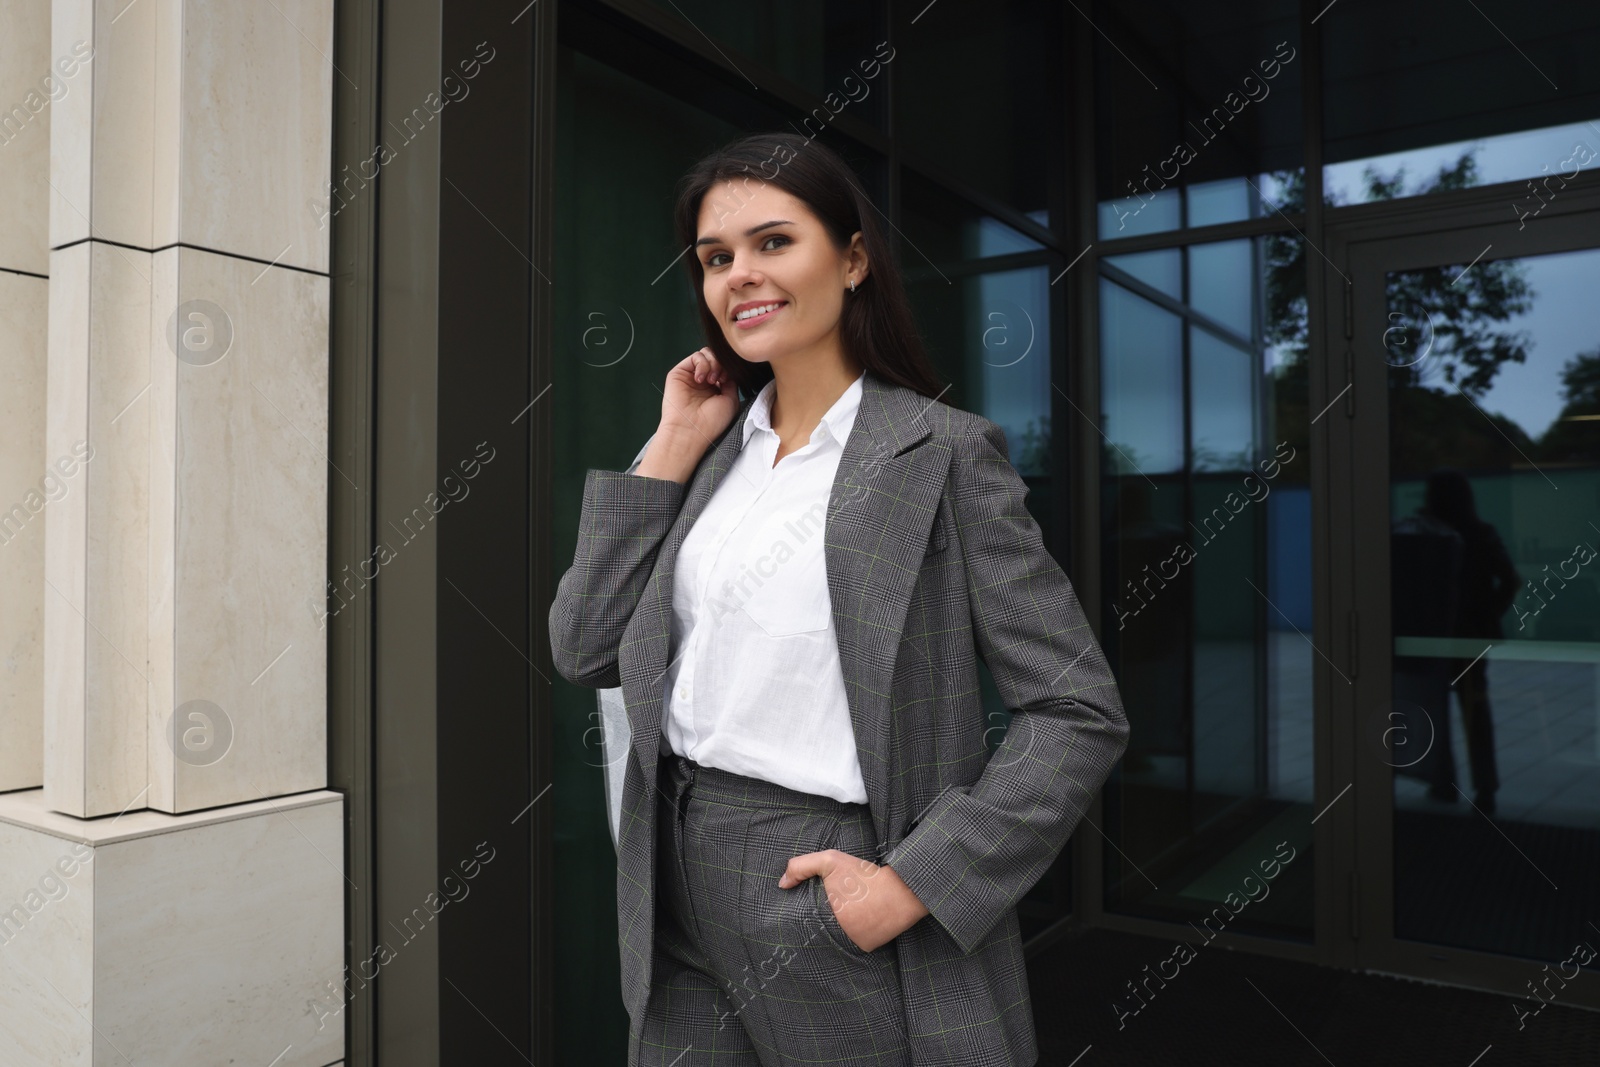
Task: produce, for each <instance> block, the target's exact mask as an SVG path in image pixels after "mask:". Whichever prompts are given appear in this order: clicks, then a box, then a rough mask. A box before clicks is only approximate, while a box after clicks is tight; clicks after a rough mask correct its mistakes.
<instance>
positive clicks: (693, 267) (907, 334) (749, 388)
mask: <svg viewBox="0 0 1600 1067" xmlns="http://www.w3.org/2000/svg"><path fill="white" fill-rule="evenodd" d="M728 181H732V182H738V183H740V184H741V186H743V185H744V184H745V183H754V184H755V185H757V186H759V185H761V184H762V183H766V184H770V185H773V186H775V187H777V188H779V189H782V190H783V191H784V192H786V193H788V194H789V195H791V196H793V197H794V198H795V199H797V200H800V201H801V202H803V203H804V204H805V205H806V206H807V207H808V208H810V209H811V212H812V214H814V215H815V216H816V217H817V219H818V220H819V221H820V222H821V223H822V225H823V228H824V229H826V230H827V232H828V236H829V237H830V238H831V239H832V241H833V243H834V247H836V248H837V249H838V250H839V252H840V254H841V255H842V254H843V253H844V250H845V249H847V248H848V247H849V246H850V238H851V237H852V236H854V235H855V233H856V231H857V230H860V231H861V240H862V243H863V244H864V245H865V246H866V252H867V266H868V272H867V277H866V278H865V280H863V281H862V282H860V283H859V284H858V285H857V286H856V291H855V292H853V293H846V294H845V300H844V308H843V310H842V311H841V312H840V315H839V338H840V341H841V343H842V344H843V345H844V349H845V352H846V353H847V354H849V355H850V356H851V357H852V358H853V359H854V360H855V361H856V362H857V363H859V364H860V365H861V366H862V367H863V368H865V369H866V370H869V371H871V372H872V373H873V375H874V376H875V377H878V378H882V379H884V380H886V381H890V382H895V383H897V384H899V385H904V386H906V387H908V388H911V389H915V390H916V391H917V392H919V393H921V394H922V395H923V396H926V397H929V398H933V397H936V396H938V395H939V394H940V393H941V392H943V391H944V389H945V384H944V383H943V382H942V381H941V380H940V379H939V376H938V374H937V373H936V372H935V371H934V369H933V364H932V363H931V362H930V361H929V359H928V353H927V350H926V349H925V348H924V347H923V344H922V339H921V337H920V336H918V334H917V328H916V322H915V319H914V318H913V316H912V314H911V303H910V301H908V300H907V299H906V291H905V285H904V284H903V283H902V281H901V278H900V267H899V265H898V264H897V263H896V262H895V259H894V255H893V253H892V251H891V249H890V248H889V244H888V242H887V241H886V240H885V238H884V235H883V231H882V230H881V229H880V228H879V227H878V221H877V210H876V209H875V208H874V207H873V206H872V202H871V201H870V200H868V199H867V195H866V193H864V192H862V190H861V186H860V183H859V180H858V179H857V177H856V175H855V173H854V171H852V170H851V168H850V165H849V164H848V163H846V162H845V161H844V159H843V157H841V156H840V155H839V154H838V153H837V152H835V151H833V149H831V148H828V147H827V146H826V145H823V144H821V143H819V142H817V141H808V140H807V139H806V138H804V137H801V136H800V135H798V134H794V133H784V132H778V133H759V134H753V135H751V136H748V137H742V138H740V139H739V140H737V141H734V142H732V143H730V144H727V145H725V146H723V147H722V148H719V149H717V150H716V151H715V152H712V153H711V154H710V155H708V156H706V157H705V158H704V159H702V160H700V162H698V163H696V164H695V165H694V166H693V167H691V168H690V170H689V172H688V173H687V174H685V175H684V176H683V179H682V180H681V181H680V182H679V183H678V202H677V205H676V207H675V208H674V212H673V214H674V219H675V222H676V225H677V230H678V245H679V247H680V248H682V247H689V246H692V245H693V244H694V242H695V240H696V239H697V238H698V236H699V234H698V233H697V230H698V228H699V224H700V205H701V202H702V201H703V200H704V199H705V195H706V193H707V192H709V191H710V190H711V189H712V188H713V187H715V186H717V185H720V184H722V183H723V182H728ZM686 259H687V260H688V268H689V279H690V282H691V283H692V287H693V290H694V300H695V305H696V306H697V307H698V308H699V310H700V323H701V326H702V328H703V329H704V331H705V337H706V343H707V344H708V345H710V347H711V350H712V352H714V353H716V357H717V359H718V361H719V362H721V364H722V365H723V366H724V367H725V368H727V370H728V373H729V374H731V375H732V376H733V380H734V381H735V382H736V383H737V384H738V386H739V387H740V388H741V389H743V390H744V391H745V392H746V394H753V393H755V392H757V391H759V390H760V389H761V387H762V386H764V385H765V384H766V383H767V382H769V381H771V380H772V366H771V364H768V363H752V362H750V361H749V360H746V359H743V358H741V357H740V355H739V354H738V353H737V352H735V351H734V350H733V348H732V346H731V345H729V344H728V339H727V337H726V336H725V335H724V334H723V332H722V320H721V318H720V316H718V315H716V314H714V313H713V312H712V311H711V309H710V308H709V307H707V306H706V299H705V268H704V266H703V265H702V264H701V262H700V257H699V256H697V255H689V256H687V257H686Z"/></svg>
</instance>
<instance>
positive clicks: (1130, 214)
mask: <svg viewBox="0 0 1600 1067" xmlns="http://www.w3.org/2000/svg"><path fill="white" fill-rule="evenodd" d="M1127 12H1128V9H1127V8H1126V7H1124V6H1121V5H1116V4H1112V3H1106V2H1102V3H1098V4H1096V5H1095V6H1094V22H1095V29H1096V30H1097V31H1098V32H1097V33H1096V35H1095V42H1094V48H1095V53H1094V64H1095V200H1096V202H1097V203H1098V204H1099V231H1100V237H1101V238H1103V239H1108V240H1109V239H1113V238H1117V237H1131V236H1135V235H1138V234H1148V233H1164V232H1168V231H1171V230H1178V229H1184V228H1189V227H1195V226H1209V225H1214V224H1217V223H1224V222H1237V221H1241V220H1245V219H1251V218H1259V217H1261V216H1264V215H1270V214H1273V213H1274V212H1275V211H1276V209H1277V207H1278V206H1279V205H1280V204H1281V201H1282V199H1283V184H1284V182H1285V180H1286V176H1287V175H1288V174H1292V173H1295V172H1297V171H1298V170H1300V168H1301V167H1302V160H1303V158H1304V156H1303V151H1304V149H1303V144H1302V141H1303V134H1302V130H1303V124H1302V122H1301V119H1300V108H1301V103H1300V91H1301V90H1300V73H1301V69H1302V68H1303V67H1304V65H1305V61H1304V57H1303V55H1302V54H1301V50H1300V45H1299V39H1300V31H1299V7H1298V5H1296V4H1293V3H1290V2H1288V0H1268V2H1265V3H1260V4H1254V5H1251V6H1250V7H1248V8H1242V9H1238V10H1236V11H1232V12H1230V13H1229V17H1228V18H1226V19H1219V18H1216V17H1215V16H1214V14H1213V12H1212V11H1211V10H1210V9H1208V8H1206V7H1204V6H1196V5H1193V4H1182V3H1179V2H1177V0H1159V2H1157V3H1154V4H1145V5H1141V7H1140V8H1139V10H1138V17H1137V18H1132V17H1129V16H1128V14H1127Z"/></svg>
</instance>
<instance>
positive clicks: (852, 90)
mask: <svg viewBox="0 0 1600 1067" xmlns="http://www.w3.org/2000/svg"><path fill="white" fill-rule="evenodd" d="M653 2H655V3H656V4H657V5H658V6H659V7H661V8H662V9H663V10H665V11H667V12H669V13H670V14H671V15H672V16H673V17H674V18H679V19H683V20H684V21H686V22H687V23H688V24H689V25H690V26H691V27H693V31H694V34H695V35H696V36H697V37H700V38H701V39H702V40H709V41H710V42H712V45H711V47H712V48H713V49H714V50H715V51H716V52H717V53H718V54H719V55H721V56H723V57H724V58H725V59H726V60H727V61H728V62H729V63H731V64H732V65H733V66H734V67H735V68H736V69H740V68H741V64H740V59H742V58H748V59H751V60H754V61H755V62H756V63H759V64H760V65H761V66H763V67H765V68H766V69H768V70H770V71H772V72H773V73H775V74H778V75H780V76H782V77H784V78H787V79H788V80H789V81H792V82H794V83H795V84H796V85H798V86H800V87H801V88H802V89H805V90H807V91H809V92H811V93H814V94H815V95H816V96H817V97H818V98H819V99H820V104H821V110H820V111H813V112H812V114H811V115H810V117H809V118H810V121H809V123H808V124H806V128H805V129H802V130H801V131H800V132H801V133H803V134H804V135H806V136H811V135H812V134H813V133H815V132H817V131H819V130H820V129H821V128H823V127H824V126H826V125H827V124H828V123H830V122H831V121H832V120H833V118H834V117H836V116H838V115H842V114H849V115H850V116H851V117H852V118H857V119H860V120H862V121H864V122H869V123H872V124H873V125H875V126H879V127H881V126H882V125H883V115H884V112H885V110H886V109H885V107H884V102H885V101H886V100H887V98H888V94H887V93H886V92H884V86H885V84H886V82H885V80H884V77H883V73H884V70H885V66H884V64H885V62H886V61H887V62H889V63H893V62H894V59H893V58H892V57H893V56H894V52H895V49H894V48H893V47H892V46H890V45H889V44H888V43H887V40H888V36H889V35H888V34H887V33H884V32H883V20H882V18H881V15H880V12H881V8H880V7H879V6H878V5H877V4H830V3H827V2H826V0H786V2H783V3H778V2H775V0H765V2H757V3H750V2H749V0H653ZM744 73H745V76H746V77H748V78H751V79H752V80H755V81H757V82H759V80H760V79H759V78H757V77H756V76H755V73H754V72H752V71H745V72H744Z"/></svg>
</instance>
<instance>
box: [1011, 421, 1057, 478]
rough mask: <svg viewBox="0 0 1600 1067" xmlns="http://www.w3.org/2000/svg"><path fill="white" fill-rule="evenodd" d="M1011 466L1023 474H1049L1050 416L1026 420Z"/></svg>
mask: <svg viewBox="0 0 1600 1067" xmlns="http://www.w3.org/2000/svg"><path fill="white" fill-rule="evenodd" d="M1012 465H1013V466H1014V467H1016V468H1017V470H1018V471H1019V472H1021V473H1023V474H1049V473H1050V416H1048V415H1043V416H1040V417H1038V418H1033V419H1029V420H1028V425H1027V426H1026V427H1025V428H1024V429H1023V431H1022V438H1021V440H1020V442H1019V443H1018V448H1017V460H1016V462H1015V463H1014V464H1012Z"/></svg>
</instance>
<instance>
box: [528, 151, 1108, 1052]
mask: <svg viewBox="0 0 1600 1067" xmlns="http://www.w3.org/2000/svg"><path fill="white" fill-rule="evenodd" d="M875 214H876V209H875V208H874V207H873V206H872V205H871V203H870V202H868V201H867V200H866V198H865V197H864V196H863V195H862V194H861V193H860V192H859V190H858V188H857V184H856V181H855V179H854V175H853V174H852V173H851V171H850V169H849V167H848V166H847V165H846V164H845V163H844V162H843V161H842V160H841V159H840V158H839V157H838V156H837V155H836V154H834V153H833V152H831V151H829V150H828V149H826V148H824V147H823V146H822V145H820V144H817V143H815V142H807V141H806V140H804V139H802V138H800V137H798V136H792V135H789V134H768V135H762V136H756V137H749V138H745V139H743V140H740V141H737V142H735V143H734V144H732V145H729V146H728V147H726V148H724V149H722V150H721V151H719V152H717V153H715V154H713V155H711V156H710V157H708V158H707V159H705V160H702V161H701V162H700V163H699V164H697V165H696V166H695V167H694V168H693V170H691V171H690V173H689V174H688V175H686V177H685V179H684V182H683V184H682V187H681V189H680V195H679V199H678V205H677V211H676V221H677V227H678V231H679V236H680V237H681V244H682V245H683V246H684V247H685V248H687V249H690V250H691V251H692V253H693V254H692V255H689V256H686V257H685V258H686V259H687V261H688V264H689V271H690V275H691V277H692V280H693V283H694V286H695V289H696V291H697V293H698V294H699V297H698V301H697V302H698V305H699V309H700V316H701V320H702V323H703V324H704V327H705V334H706V338H707V341H708V344H707V346H706V347H705V348H702V349H701V350H699V351H698V352H695V353H692V354H691V355H689V356H688V357H687V358H686V359H684V360H683V361H682V362H680V363H679V364H678V365H677V366H675V367H673V369H672V370H671V372H670V373H669V374H668V376H667V381H666V385H665V388H664V389H663V399H662V405H661V422H660V425H659V427H658V429H657V430H656V433H655V435H654V437H652V438H651V439H650V441H649V442H648V445H647V448H646V450H645V452H644V455H643V457H642V459H641V460H640V462H639V463H638V464H637V466H636V468H635V469H634V470H633V471H632V472H631V473H627V472H619V471H605V470H593V469H591V470H590V471H589V472H588V474H587V476H586V478H585V483H584V499H583V511H582V516H581V520H580V529H579V535H578V547H577V552H576V556H575V559H574V561H573V565H572V567H571V569H569V570H568V571H567V573H566V574H565V575H564V576H563V577H562V579H561V582H560V586H559V589H558V592H557V596H556V599H555V602H554V604H553V605H552V607H551V610H550V640H551V652H552V657H553V660H554V663H555V666H556V669H557V670H558V671H559V672H560V673H561V674H562V675H563V676H564V677H565V678H567V679H568V680H570V681H573V682H576V683H578V684H581V685H588V686H595V687H613V686H618V685H620V686H621V687H622V690H623V697H624V701H625V703H626V706H627V713H628V717H629V721H630V726H631V732H632V736H631V744H630V751H629V753H628V754H627V763H626V767H625V772H624V786H623V811H622V815H621V825H620V829H619V839H618V875H617V920H618V943H619V949H620V953H621V959H622V979H623V983H622V984H623V1000H624V1002H625V1004H626V1005H627V1009H628V1012H629V1015H630V1018H631V1023H632V1025H631V1028H630V1042H629V1046H630V1052H629V1063H630V1064H662V1065H665V1064H676V1065H680V1067H689V1065H693V1064H711V1063H716V1064H719V1065H727V1064H750V1065H754V1064H762V1065H769V1067H770V1065H774V1064H790V1063H801V1062H805V1063H822V1062H826V1063H836V1064H850V1063H863V1064H864V1063H872V1064H876V1065H879V1067H889V1065H906V1067H909V1065H911V1064H925V1063H939V1064H947V1065H953V1064H972V1065H980V1064H981V1065H984V1067H995V1065H1015V1067H1026V1065H1028V1064H1032V1063H1034V1062H1036V1060H1037V1057H1038V1049H1037V1045H1036V1041H1035V1035H1034V1029H1033V1019H1032V1007H1031V1002H1030V1000H1029V997H1028V986H1027V977H1026V974H1025V972H1024V968H1023V958H1022V948H1021V939H1020V936H1019V932H1018V925H1017V918H1016V908H1015V903H1016V900H1017V898H1019V897H1020V896H1021V895H1022V894H1023V893H1025V892H1026V891H1027V890H1028V889H1029V888H1030V887H1031V886H1032V885H1033V884H1034V883H1035V882H1037V881H1038V879H1039V878H1040V876H1042V875H1043V874H1044V872H1045V871H1046V870H1047V869H1048V868H1049V866H1050V864H1051V862H1052V861H1053V860H1054V859H1055V857H1056V856H1057V855H1058V854H1059V852H1060V850H1061V848H1062V846H1063V845H1064V844H1065V842H1066V840H1067V838H1068V836H1069V835H1070V833H1071V832H1072V830H1073V828H1074V827H1075V826H1076V824H1077V822H1078V820H1079V818H1080V817H1081V815H1082V814H1083V812H1084V810H1085V809H1086V808H1087V807H1088V806H1089V805H1090V804H1091V803H1092V802H1093V799H1094V796H1095V794H1096V792H1097V791H1098V790H1099V788H1100V786H1101V784H1102V783H1103V782H1104V780H1105V778H1106V776H1107V775H1108V774H1109V773H1110V770H1111V767H1112V765H1113V764H1114V763H1115V762H1116V760H1117V759H1118V757H1120V756H1121V754H1122V752H1123V750H1124V748H1125V747H1126V745H1127V738H1128V726H1127V720H1126V718H1125V717H1124V715H1123V709H1122V704H1121V701H1120V699H1119V696H1118V693H1117V688H1116V682H1115V680H1114V679H1113V677H1112V675H1111V671H1110V669H1109V667H1108V666H1107V664H1106V661H1105V657H1104V656H1103V655H1102V653H1101V650H1100V647H1099V645H1098V644H1096V642H1095V639H1094V635H1093V633H1092V632H1091V631H1090V629H1089V626H1088V623H1087V621H1086V619H1085V618H1084V615H1083V612H1082V609H1081V608H1080V607H1079V605H1078V601H1077V599H1076V597H1075V595H1074V593H1073V591H1072V587H1071V585H1070V584H1069V582H1068V581H1067V578H1066V576H1065V575H1064V574H1063V573H1062V571H1061V568H1060V567H1059V566H1057V564H1056V563H1055V561H1054V560H1053V559H1052V558H1051V556H1050V554H1049V553H1048V551H1046V549H1045V547H1044V544H1043V542H1042V540H1041V537H1040V532H1039V528H1038V525H1037V524H1036V523H1035V522H1034V521H1033V519H1032V517H1031V516H1030V515H1029V513H1028V511H1027V509H1026V507H1025V506H1024V503H1023V501H1024V498H1025V496H1026V495H1027V488H1026V486H1025V485H1024V484H1023V482H1022V479H1021V478H1020V477H1019V476H1018V475H1017V472H1016V471H1015V470H1014V469H1013V468H1012V466H1011V464H1010V463H1009V462H1008V460H1007V451H1006V440H1005V437H1004V435H1003V433H1002V432H1001V431H1000V429H999V427H997V426H996V425H995V424H994V423H993V422H990V421H989V420H987V419H985V418H982V417H981V416H978V415H974V414H971V413H968V412H965V411H961V410H960V409H957V408H953V407H950V406H949V405H946V404H943V403H940V402H939V400H938V396H939V394H940V393H942V392H943V389H941V388H940V387H939V384H938V382H937V380H936V379H935V376H934V374H933V373H932V371H931V370H930V368H929V364H928V360H927V357H926V355H925V354H924V352H923V350H922V348H921V345H920V343H919V342H918V340H917V335H916V331H915V329H914V325H913V322H912V318H911V315H910V312H909V308H908V304H907V301H906V298H905V293H904V290H903V287H902V285H901V282H900V277H899V274H898V272H897V270H896V267H895V264H894V261H893V259H892V258H891V256H890V254H889V250H888V248H887V246H886V245H885V243H884V240H883V236H882V233H881V231H880V230H879V228H878V226H877V224H876V221H875ZM741 387H742V388H743V389H744V390H745V391H746V392H747V393H755V395H754V396H753V397H752V398H751V399H749V400H746V401H744V402H743V403H742V404H741V401H740V393H739V389H740V388H741ZM758 390H759V391H758ZM979 655H981V656H982V657H983V659H984V661H985V662H986V663H987V664H988V666H989V668H990V672H991V674H992V675H993V677H994V680H995V683H996V684H997V686H998V688H999V691H1000V693H1001V695H1002V696H1003V697H1004V698H1005V701H1006V705H1007V707H1008V708H1009V709H1011V711H1012V715H1013V718H1012V722H1011V725H1010V728H1009V730H1008V731H1007V732H1006V734H1005V737H1004V740H1003V741H1002V742H1001V743H1000V746H999V748H998V749H997V750H996V751H995V752H994V754H993V756H992V757H991V756H990V753H989V748H988V744H987V741H986V731H985V724H984V713H983V708H982V704H981V699H980V691H979V680H978V671H977V657H978V656H979Z"/></svg>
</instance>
